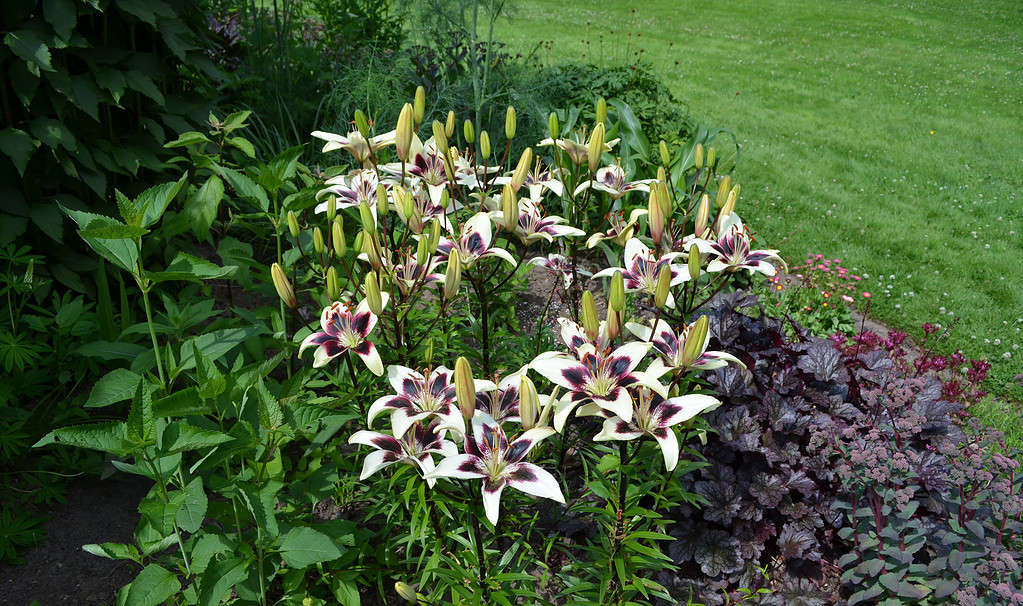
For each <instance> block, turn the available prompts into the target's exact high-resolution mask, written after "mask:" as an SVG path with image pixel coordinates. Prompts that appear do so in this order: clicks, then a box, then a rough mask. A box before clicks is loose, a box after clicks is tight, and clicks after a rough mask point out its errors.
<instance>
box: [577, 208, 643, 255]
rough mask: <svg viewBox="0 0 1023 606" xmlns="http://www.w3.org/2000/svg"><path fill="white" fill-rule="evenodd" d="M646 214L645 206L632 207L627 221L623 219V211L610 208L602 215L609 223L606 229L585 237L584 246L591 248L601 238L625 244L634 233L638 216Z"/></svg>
mask: <svg viewBox="0 0 1023 606" xmlns="http://www.w3.org/2000/svg"><path fill="white" fill-rule="evenodd" d="M645 214H647V209H645V208H634V209H632V212H630V213H629V219H628V221H626V220H625V212H624V211H621V210H612V211H611V212H609V213H607V215H606V216H605V217H604V218H605V219H607V221H608V223H610V227H609V228H608V229H607V231H601V232H597V233H595V234H593V235H591V236H590V237H589V238H587V239H586V248H593V247H594V246H596V245H597V244H599V243H600V242H601V241H603V240H614V241H615V242H617V243H618V244H619V245H621V244H625V242H627V241H628V240H629V239H630V238H632V235H633V234H635V233H636V225H637V223H638V222H639V218H640V217H642V216H643V215H645Z"/></svg>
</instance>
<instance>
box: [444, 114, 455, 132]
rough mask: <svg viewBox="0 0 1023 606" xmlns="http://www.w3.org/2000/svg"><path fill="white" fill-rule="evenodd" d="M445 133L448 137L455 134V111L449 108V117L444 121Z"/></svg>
mask: <svg viewBox="0 0 1023 606" xmlns="http://www.w3.org/2000/svg"><path fill="white" fill-rule="evenodd" d="M444 134H445V135H446V136H447V138H448V139H451V137H452V136H453V135H454V134H455V112H453V111H450V110H448V119H447V120H446V121H445V122H444Z"/></svg>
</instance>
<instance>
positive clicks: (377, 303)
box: [365, 271, 384, 316]
mask: <svg viewBox="0 0 1023 606" xmlns="http://www.w3.org/2000/svg"><path fill="white" fill-rule="evenodd" d="M365 286H366V303H367V304H368V305H369V310H370V311H371V312H373V313H374V314H376V315H378V316H379V315H380V312H381V311H383V310H384V302H383V298H382V297H381V296H380V281H379V280H378V279H377V273H376V272H375V271H371V272H367V273H366V284H365Z"/></svg>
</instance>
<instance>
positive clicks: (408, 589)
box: [394, 581, 419, 604]
mask: <svg viewBox="0 0 1023 606" xmlns="http://www.w3.org/2000/svg"><path fill="white" fill-rule="evenodd" d="M394 592H395V593H397V594H398V595H399V596H401V598H402V599H403V600H405V601H407V602H408V603H409V604H418V603H419V598H418V597H416V590H415V588H414V587H412V586H411V585H409V584H408V583H402V582H401V581H398V582H397V583H395V584H394Z"/></svg>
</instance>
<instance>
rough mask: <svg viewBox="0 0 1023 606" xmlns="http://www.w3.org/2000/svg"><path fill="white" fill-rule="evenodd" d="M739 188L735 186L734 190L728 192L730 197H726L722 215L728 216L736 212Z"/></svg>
mask: <svg viewBox="0 0 1023 606" xmlns="http://www.w3.org/2000/svg"><path fill="white" fill-rule="evenodd" d="M738 195H739V189H738V188H737V187H733V188H732V191H730V192H728V197H727V198H726V199H725V207H724V208H722V209H721V213H722V216H725V217H727V216H728V215H730V214H732V213H733V212H735V202H736V201H737V199H738Z"/></svg>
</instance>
